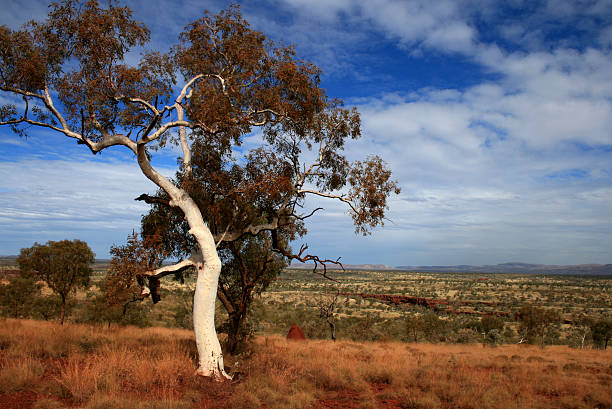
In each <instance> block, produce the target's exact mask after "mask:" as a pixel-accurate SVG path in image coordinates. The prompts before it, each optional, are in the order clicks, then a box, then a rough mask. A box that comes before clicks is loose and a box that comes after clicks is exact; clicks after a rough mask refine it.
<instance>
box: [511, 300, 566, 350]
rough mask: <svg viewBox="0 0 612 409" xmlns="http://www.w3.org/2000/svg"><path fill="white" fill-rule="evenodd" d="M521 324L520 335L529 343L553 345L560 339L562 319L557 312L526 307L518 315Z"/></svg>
mask: <svg viewBox="0 0 612 409" xmlns="http://www.w3.org/2000/svg"><path fill="white" fill-rule="evenodd" d="M516 318H517V320H518V321H519V323H520V327H519V333H520V335H521V337H523V338H524V339H525V340H527V342H529V343H536V342H539V344H540V346H544V344H545V343H546V342H547V341H548V343H551V342H552V341H553V340H555V339H557V338H558V337H559V331H558V329H557V328H556V326H558V324H559V322H560V320H561V317H560V315H559V313H558V312H557V311H555V310H550V309H544V308H539V307H534V306H531V305H525V306H523V307H521V309H520V310H519V311H518V312H517V313H516Z"/></svg>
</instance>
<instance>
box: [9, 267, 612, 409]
mask: <svg viewBox="0 0 612 409" xmlns="http://www.w3.org/2000/svg"><path fill="white" fill-rule="evenodd" d="M5 264H10V263H5ZM9 267H10V266H5V267H4V269H5V270H4V271H5V272H9V271H10V268H9ZM104 269H105V265H103V264H100V263H99V264H97V265H96V268H95V270H96V271H97V272H96V273H95V274H94V276H93V277H92V283H91V284H92V285H91V288H90V289H89V290H87V291H84V290H81V291H79V292H78V293H77V294H76V296H75V301H74V302H73V303H72V305H71V308H69V313H68V315H67V322H66V324H65V325H64V326H60V325H59V323H58V322H57V321H55V320H56V318H55V317H54V318H52V319H51V321H40V320H30V319H21V320H18V319H12V318H5V319H4V320H3V321H2V325H1V328H2V329H1V330H0V408H2V409H4V408H7V409H8V408H11V409H13V408H14V409H18V408H33V409H41V408H64V407H79V408H128V409H129V408H313V409H316V408H347V409H348V408H402V409H405V408H423V409H426V408H432V409H433V408H474V409H476V408H568V409H569V408H612V353H611V352H610V349H606V350H604V349H600V348H598V346H597V345H595V343H594V340H593V339H592V337H591V335H587V336H586V337H585V344H583V345H581V344H580V342H579V341H580V339H578V338H576V336H577V335H576V331H577V328H576V325H575V323H573V322H572V321H571V320H572V317H576V316H577V314H579V313H581V314H585V315H587V316H590V317H592V318H593V319H603V318H606V317H610V314H611V308H612V301H611V299H610V297H611V294H610V284H611V281H612V279H611V278H610V277H608V276H592V277H578V276H561V275H559V276H538V275H528V274H525V275H520V274H518V275H517V274H480V273H479V274H466V273H461V274H450V273H415V272H392V271H384V272H383V271H347V272H340V271H338V272H334V273H333V275H332V276H333V277H335V278H336V279H337V280H338V282H334V281H330V280H328V279H323V278H319V277H318V276H316V275H312V273H310V272H309V271H303V270H286V271H284V272H283V273H282V274H281V275H280V277H278V279H277V280H276V281H274V282H273V283H272V285H271V286H270V288H269V289H268V290H267V291H266V292H264V293H262V294H261V295H260V296H258V297H256V299H255V301H254V305H253V309H252V311H251V313H250V315H249V318H248V322H249V325H251V328H252V331H253V337H252V338H251V341H250V343H249V344H248V346H247V347H246V348H245V349H243V350H242V351H241V352H240V353H237V354H234V355H231V354H228V353H226V354H225V362H226V370H227V372H228V373H229V374H231V375H233V380H232V381H231V382H221V383H219V382H214V381H210V380H207V379H203V378H201V377H197V376H195V374H194V366H195V362H196V360H197V353H196V346H195V339H194V336H193V332H192V331H190V330H189V329H187V328H189V325H190V320H189V319H188V317H187V316H188V311H189V309H190V305H189V298H190V296H191V290H192V288H193V280H192V279H191V278H190V277H187V279H186V281H185V283H184V284H181V283H180V282H169V284H171V285H167V286H165V287H162V293H161V294H162V301H161V302H160V303H158V304H156V305H155V306H153V305H152V303H150V301H149V300H145V301H144V302H142V303H139V304H137V305H133V306H132V307H131V308H135V309H138V311H139V315H136V316H135V317H139V318H138V319H139V320H140V321H137V323H138V325H140V326H141V327H135V326H131V325H119V324H117V323H111V324H109V323H104V322H102V323H97V324H95V323H93V324H92V323H91V322H92V321H91V320H90V323H87V322H88V320H87V316H88V315H87V314H88V312H87V311H88V308H90V304H91V303H92V300H93V297H92V294H95V293H97V291H98V289H97V286H96V285H97V283H99V282H100V279H101V278H102V277H103V275H104V271H105V270H104ZM12 279H13V277H12V276H11V274H5V275H4V278H3V283H4V284H5V285H6V284H7V283H8V282H10V280H12ZM4 288H6V287H4ZM45 293H46V290H45V289H44V288H43V289H42V293H41V294H45ZM337 294H343V295H339V296H337ZM364 295H365V296H366V297H365V298H364ZM382 295H387V296H388V295H394V296H395V297H396V298H384V297H378V298H377V297H376V296H382ZM401 297H417V298H418V297H421V298H424V299H427V300H435V301H437V304H435V303H431V304H430V305H413V304H410V303H399V304H396V303H394V302H389V299H390V300H391V301H393V300H395V299H400V300H401V299H402V298H401ZM334 300H335V303H336V304H337V308H336V309H335V310H334V314H333V317H332V318H333V320H334V323H335V326H336V336H337V341H335V342H334V341H331V340H330V330H329V325H328V323H327V321H326V320H324V319H323V318H322V317H321V315H320V307H321V305H324V304H326V303H329V302H330V301H334ZM525 303H529V304H534V305H538V306H541V307H543V308H549V309H552V310H556V311H558V312H559V316H560V318H561V321H559V322H558V323H556V324H555V325H554V330H553V331H551V332H550V336H547V338H546V340H545V341H546V342H545V345H544V347H541V346H540V345H538V342H537V340H536V342H535V343H534V344H526V343H522V344H517V342H519V341H520V339H519V337H520V334H519V333H520V330H521V329H520V322H519V321H518V320H517V319H516V317H515V315H514V313H515V312H516V311H517V310H518V309H519V308H520V307H521V306H522V305H524V304H525ZM181 311H183V312H182V313H181ZM223 311H224V310H223V309H222V308H220V306H219V308H217V321H218V328H219V329H220V330H222V327H223V322H224V320H225V319H226V316H224V313H223ZM493 313H503V314H500V315H499V316H498V315H493ZM5 315H6V314H5ZM128 315H129V313H128ZM430 315H431V316H435V317H436V320H435V321H434V324H431V325H433V326H434V327H433V330H434V333H430V332H428V329H427V328H420V329H419V330H418V331H415V330H414V329H413V328H411V327H410V322H411V317H412V318H414V317H425V316H430ZM491 316H496V317H499V319H500V320H501V322H502V325H503V327H502V328H500V331H499V332H500V334H501V337H500V338H498V339H490V337H487V336H486V335H487V334H484V333H481V332H479V331H482V329H479V328H477V327H475V326H474V325H475V324H477V323H478V322H483V317H491ZM181 317H182V318H181ZM134 319H136V318H134ZM78 322H81V323H78ZM293 324H298V325H300V326H301V327H302V328H303V330H304V332H305V333H306V335H307V337H308V338H309V339H307V340H305V341H291V340H287V339H285V335H286V334H287V331H288V329H289V327H290V326H291V325H293ZM181 326H182V327H183V328H177V327H181ZM143 327H144V328H143ZM415 336H416V341H417V342H415V339H414V337H415ZM221 337H222V343H223V339H224V338H223V337H224V336H223V334H222V335H221ZM551 344H555V345H551Z"/></svg>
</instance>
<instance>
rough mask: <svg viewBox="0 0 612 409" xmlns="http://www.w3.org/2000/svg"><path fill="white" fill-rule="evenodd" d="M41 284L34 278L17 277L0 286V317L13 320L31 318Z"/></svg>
mask: <svg viewBox="0 0 612 409" xmlns="http://www.w3.org/2000/svg"><path fill="white" fill-rule="evenodd" d="M41 287H42V285H41V284H39V283H37V282H36V281H35V280H34V277H24V276H22V275H18V276H16V277H13V278H11V279H10V280H9V282H8V284H0V310H1V311H2V315H4V316H7V317H13V318H28V317H31V316H32V315H33V313H34V310H35V305H36V300H37V298H38V297H39V296H40V288H41Z"/></svg>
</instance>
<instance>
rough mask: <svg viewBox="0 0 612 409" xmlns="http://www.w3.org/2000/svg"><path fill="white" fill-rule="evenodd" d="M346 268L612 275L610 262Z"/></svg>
mask: <svg viewBox="0 0 612 409" xmlns="http://www.w3.org/2000/svg"><path fill="white" fill-rule="evenodd" d="M290 268H295V269H312V268H313V265H312V264H292V265H291V267H290ZM344 268H345V269H346V270H376V271H385V270H394V271H420V272H432V273H438V272H439V273H527V274H578V275H612V264H578V265H567V266H558V265H548V264H527V263H518V262H511V263H503V264H491V265H484V266H470V265H457V266H388V265H384V264H344Z"/></svg>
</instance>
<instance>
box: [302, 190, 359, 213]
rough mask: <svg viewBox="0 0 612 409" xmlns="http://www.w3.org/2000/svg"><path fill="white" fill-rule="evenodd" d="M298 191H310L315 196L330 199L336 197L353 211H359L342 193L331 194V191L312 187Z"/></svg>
mask: <svg viewBox="0 0 612 409" xmlns="http://www.w3.org/2000/svg"><path fill="white" fill-rule="evenodd" d="M298 193H310V194H313V195H317V196H321V197H327V198H330V199H338V200H340V201H341V202H344V203H346V204H348V205H349V206H350V207H351V210H353V211H354V212H355V213H359V212H358V211H357V209H356V208H355V206H354V205H353V203H352V202H351V201H350V199H348V198H347V197H346V196H344V195H333V194H331V193H325V192H319V191H318V190H312V189H299V190H298Z"/></svg>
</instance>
